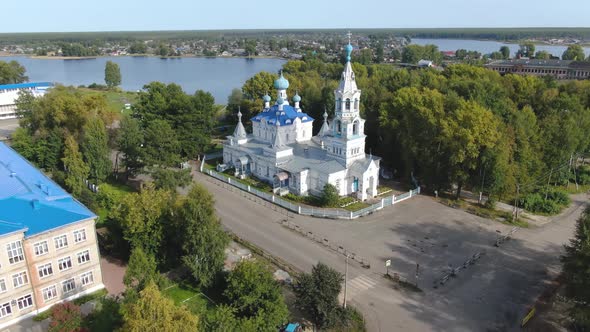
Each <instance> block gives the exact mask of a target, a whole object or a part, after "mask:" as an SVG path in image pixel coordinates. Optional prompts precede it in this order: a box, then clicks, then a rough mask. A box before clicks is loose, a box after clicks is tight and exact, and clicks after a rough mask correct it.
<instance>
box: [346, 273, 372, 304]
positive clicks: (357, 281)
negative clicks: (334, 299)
mask: <svg viewBox="0 0 590 332" xmlns="http://www.w3.org/2000/svg"><path fill="white" fill-rule="evenodd" d="M375 285H377V281H375V280H373V279H371V278H370V277H369V276H366V275H362V276H358V277H356V278H354V279H351V280H348V287H347V290H346V292H347V294H346V297H347V298H348V299H350V300H352V299H353V298H354V297H355V296H357V295H360V294H362V293H363V292H365V291H366V290H368V289H371V288H373V287H375ZM341 295H343V294H341Z"/></svg>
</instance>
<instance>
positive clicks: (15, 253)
mask: <svg viewBox="0 0 590 332" xmlns="http://www.w3.org/2000/svg"><path fill="white" fill-rule="evenodd" d="M6 251H8V261H9V262H10V264H14V263H18V262H20V261H22V260H24V259H25V255H24V254H23V245H22V243H21V242H20V241H15V242H12V243H9V244H7V245H6Z"/></svg>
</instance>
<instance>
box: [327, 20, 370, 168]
mask: <svg viewBox="0 0 590 332" xmlns="http://www.w3.org/2000/svg"><path fill="white" fill-rule="evenodd" d="M350 37H351V34H350V32H349V33H348V45H346V46H345V47H344V50H345V52H346V64H344V71H343V72H342V76H341V78H340V84H339V85H338V88H337V89H336V90H334V100H335V105H334V114H335V116H334V119H333V120H332V128H331V129H332V133H331V134H332V137H333V139H332V145H333V146H332V147H331V148H330V147H328V151H329V152H330V154H332V155H333V156H334V157H337V158H339V159H344V161H345V164H346V166H347V167H348V166H349V165H350V164H351V163H352V162H353V161H355V160H357V159H359V158H364V157H365V134H364V126H365V120H364V119H362V118H361V116H360V98H361V90H359V89H358V88H357V85H356V78H355V75H354V72H353V71H352V64H351V62H350V60H351V54H352V50H353V47H352V44H351V40H350Z"/></svg>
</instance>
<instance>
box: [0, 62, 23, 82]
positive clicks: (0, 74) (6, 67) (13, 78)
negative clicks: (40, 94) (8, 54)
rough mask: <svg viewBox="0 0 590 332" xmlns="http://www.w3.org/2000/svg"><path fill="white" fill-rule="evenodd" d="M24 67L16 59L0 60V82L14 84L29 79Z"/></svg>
mask: <svg viewBox="0 0 590 332" xmlns="http://www.w3.org/2000/svg"><path fill="white" fill-rule="evenodd" d="M26 71H27V70H26V69H25V67H23V66H22V65H21V64H20V63H18V62H17V61H14V60H12V61H10V62H5V61H0V84H16V83H23V82H26V81H28V80H29V78H28V77H27V76H26V75H25V73H26Z"/></svg>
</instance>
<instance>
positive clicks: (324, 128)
mask: <svg viewBox="0 0 590 332" xmlns="http://www.w3.org/2000/svg"><path fill="white" fill-rule="evenodd" d="M329 133H330V126H329V125H328V112H327V111H326V109H324V123H323V124H322V128H320V137H324V136H327V135H328V134H329Z"/></svg>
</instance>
